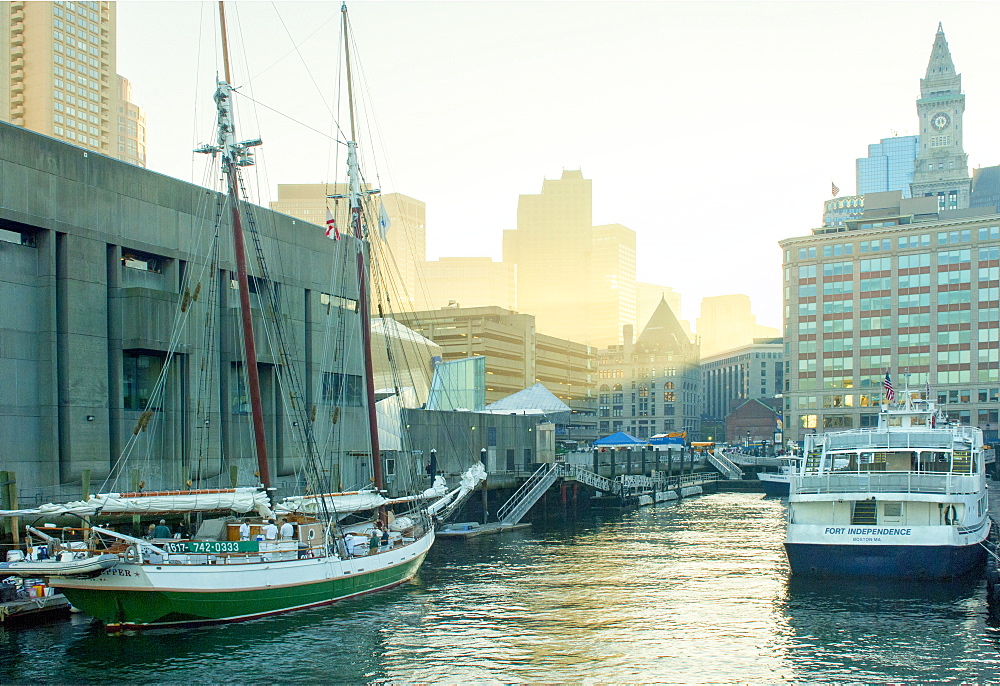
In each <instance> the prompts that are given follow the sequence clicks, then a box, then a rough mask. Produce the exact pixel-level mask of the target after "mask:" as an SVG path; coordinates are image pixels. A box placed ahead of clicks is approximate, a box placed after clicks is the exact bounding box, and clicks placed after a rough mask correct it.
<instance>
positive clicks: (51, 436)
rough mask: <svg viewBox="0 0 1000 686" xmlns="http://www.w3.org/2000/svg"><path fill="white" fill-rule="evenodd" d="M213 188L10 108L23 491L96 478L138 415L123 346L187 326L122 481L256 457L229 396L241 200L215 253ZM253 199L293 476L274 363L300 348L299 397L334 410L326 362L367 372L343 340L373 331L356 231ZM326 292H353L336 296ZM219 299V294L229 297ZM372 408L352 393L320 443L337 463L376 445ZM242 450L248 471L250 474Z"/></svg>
mask: <svg viewBox="0 0 1000 686" xmlns="http://www.w3.org/2000/svg"><path fill="white" fill-rule="evenodd" d="M217 201H218V196H217V194H216V193H214V192H213V191H209V190H207V189H205V188H201V187H199V186H195V185H192V184H188V183H184V182H181V181H178V180H176V179H171V178H168V177H165V176H162V175H159V174H155V173H153V172H149V171H146V170H143V169H140V168H136V167H134V166H132V165H128V164H124V163H121V162H118V161H115V160H112V159H110V158H107V157H104V156H101V155H98V154H95V153H93V152H90V153H87V152H85V151H84V150H82V149H80V148H76V147H73V146H69V145H65V144H62V143H60V142H58V141H55V140H53V139H50V138H47V137H45V136H41V135H38V134H35V133H32V132H30V131H26V130H24V129H21V128H18V127H14V126H10V125H7V124H0V230H2V231H3V232H4V233H3V234H2V237H3V240H0V446H2V451H3V455H2V457H0V461H2V463H3V465H4V468H5V469H8V470H11V471H14V472H16V473H17V476H18V481H19V485H20V486H21V487H22V494H25V495H27V496H30V495H32V494H37V495H38V497H40V498H42V499H50V498H56V497H59V496H60V495H70V496H73V497H76V496H78V495H79V493H78V490H79V487H78V486H76V487H74V486H73V484H74V483H75V484H79V483H80V479H81V476H82V473H83V471H84V470H91V471H92V476H93V484H94V486H93V489H92V490H97V489H98V488H99V487H100V484H101V480H102V479H103V478H104V476H106V475H107V474H108V473H109V471H110V469H111V466H112V464H114V462H115V461H116V460H117V459H118V457H119V452H120V451H121V450H122V449H123V448H124V447H125V446H126V445H127V443H128V440H129V438H130V437H132V436H133V429H134V427H135V426H136V420H137V419H138V417H139V415H140V414H141V411H139V410H128V409H125V408H124V406H123V385H124V383H125V380H124V378H123V376H124V370H123V358H124V357H125V351H130V350H132V351H146V352H149V353H151V354H154V355H163V354H165V353H166V351H167V350H168V348H169V347H170V340H171V336H173V335H176V337H177V339H176V342H177V345H176V348H175V350H176V354H177V357H178V362H179V364H177V365H175V366H174V367H173V369H172V372H171V375H170V376H169V377H168V379H167V384H168V386H169V387H170V388H171V389H172V390H173V391H175V392H177V394H179V395H177V394H171V399H168V400H165V401H164V403H163V406H162V408H161V409H160V410H159V411H157V412H156V413H154V415H155V416H154V421H153V422H151V426H150V429H149V430H147V431H140V434H141V435H140V438H143V439H148V436H147V434H149V435H152V433H153V431H152V430H151V429H152V428H153V426H152V425H153V424H156V425H157V429H162V431H157V438H155V439H153V440H150V441H149V444H148V445H144V446H142V447H141V448H140V447H139V446H137V448H136V452H135V455H134V456H133V457H138V456H141V459H133V463H135V465H134V467H130V468H129V469H128V470H127V471H126V472H125V473H124V476H123V479H122V480H120V481H119V482H118V483H117V484H116V485H109V486H113V487H114V488H117V489H122V490H127V489H130V488H133V487H134V485H135V484H134V481H136V480H141V481H143V482H144V483H145V487H146V488H147V489H150V488H166V487H179V486H183V485H185V482H186V481H187V480H192V481H194V482H196V483H199V484H200V485H203V486H209V485H216V484H221V485H228V480H229V467H230V465H235V464H237V462H239V463H240V464H241V465H242V464H244V462H245V461H244V460H242V459H240V458H242V457H243V456H244V455H245V454H247V453H248V452H250V451H251V448H250V447H249V446H251V445H252V444H251V442H250V441H249V427H248V422H247V420H246V417H245V416H244V415H242V414H240V413H239V412H238V411H234V408H233V407H231V405H232V404H233V397H234V393H235V388H234V385H235V381H234V379H235V376H234V373H233V364H234V362H235V361H236V360H238V359H240V358H241V355H240V354H239V352H238V351H239V346H238V344H237V339H236V335H237V332H238V324H237V318H238V315H237V314H236V309H235V304H236V292H235V291H234V290H232V289H231V288H230V279H231V278H232V270H234V269H235V267H234V265H233V262H232V248H231V247H229V240H228V237H227V234H228V231H229V220H228V212H226V213H225V218H224V219H223V221H222V223H221V229H220V230H221V234H222V235H221V240H220V241H219V245H220V250H219V253H218V256H217V258H213V257H211V251H210V248H211V243H210V237H211V236H212V235H213V233H214V231H213V228H214V226H215V212H216V209H217ZM254 214H255V216H256V218H257V225H258V227H259V232H260V235H261V245H262V250H263V252H264V254H265V255H266V256H267V257H268V263H269V265H270V269H271V278H272V280H273V282H275V283H276V284H278V291H279V299H280V317H281V319H282V320H283V321H284V322H285V324H286V330H287V332H288V338H287V340H286V341H285V344H284V346H283V355H277V354H275V353H273V352H271V351H270V348H269V346H268V344H267V343H268V336H267V335H266V334H265V331H264V326H263V319H264V317H263V313H262V312H261V311H259V310H257V309H255V313H254V315H255V316H254V318H255V323H256V338H257V342H258V350H259V352H260V365H261V367H260V368H261V373H262V376H263V379H262V384H263V387H264V394H265V405H266V407H267V409H266V414H267V415H269V424H270V427H271V429H272V432H271V434H270V437H269V444H270V448H271V450H272V468H271V471H272V473H273V474H277V475H279V476H281V475H284V476H285V477H287V478H288V479H290V480H294V473H295V471H296V469H297V467H298V466H299V462H298V458H297V457H296V455H297V453H296V452H295V451H294V450H293V449H294V447H295V445H294V444H295V441H294V440H293V438H294V437H293V435H292V431H293V430H292V428H291V427H290V425H289V423H286V422H282V421H279V419H278V416H279V414H280V409H281V407H282V402H283V401H282V398H284V399H285V400H287V395H286V394H283V393H281V392H280V391H279V388H278V384H277V374H276V371H275V370H276V368H277V367H276V364H277V363H279V362H280V361H281V360H283V359H284V360H286V361H287V363H288V367H289V368H292V369H294V370H295V372H296V374H297V375H298V376H299V379H300V380H301V381H302V385H303V387H304V391H303V394H304V397H302V396H301V395H300V396H299V397H298V398H296V404H297V406H298V407H300V408H301V407H307V408H308V407H311V406H312V405H317V406H318V412H317V414H319V415H324V416H328V415H330V414H331V412H329V411H328V410H330V408H328V407H324V406H323V405H322V398H321V394H322V386H323V384H322V379H323V373H324V372H327V371H343V372H345V373H349V374H358V375H361V374H362V364H361V357H360V346H359V345H356V344H354V345H348V344H347V343H348V342H351V341H354V340H356V339H357V334H358V332H359V328H358V327H359V324H358V318H357V317H356V315H355V314H354V313H353V308H352V306H351V303H352V302H353V301H354V300H356V299H357V297H358V295H357V284H356V275H355V273H354V272H355V267H354V255H355V251H356V249H357V243H356V242H355V241H354V239H351V238H349V237H345V238H344V239H343V240H341V241H339V242H335V241H330V240H328V239H326V238H325V237H324V236H323V232H322V230H321V229H317V228H316V227H315V226H314V225H312V224H307V223H304V222H302V221H297V220H295V219H293V218H291V217H286V216H283V215H280V214H277V213H273V212H270V211H268V210H263V209H260V208H256V209H255V210H254ZM206 235H207V236H208V237H209V238H205V236H206ZM22 237H23V240H22ZM22 243H23V244H22ZM135 252H139V253H142V254H147V255H153V256H156V257H157V258H158V259H159V260H160V262H159V264H160V268H159V269H158V270H157V271H141V270H137V269H133V268H130V267H128V266H126V265H125V264H124V263H123V260H122V258H123V256H124V255H126V254H133V253H135ZM279 254H280V259H278V257H279ZM250 263H251V272H252V273H253V272H254V271H255V270H256V269H257V268H256V267H255V266H253V265H254V264H256V260H253V259H251V260H250ZM197 284H201V291H200V297H199V300H198V302H197V303H195V304H193V305H192V306H191V308H190V311H189V317H190V320H189V324H190V326H188V327H187V329H186V330H185V332H184V333H176V332H175V331H174V328H173V322H174V315H175V313H176V311H177V303H178V301H179V300H180V298H181V294H182V293H183V291H184V290H185V288H187V289H190V291H193V290H194V288H195V287H196V285H197ZM324 293H325V294H333V295H334V296H338V297H337V298H335V300H336V303H340V306H338V305H337V304H334V305H333V306H330V305H329V304H324V303H322V302H321V297H320V296H321V294H324ZM341 298H342V299H343V300H340V299H341ZM212 302H214V303H215V304H219V305H221V307H219V308H218V311H216V312H215V313H212V312H210V308H208V307H207V306H208V304H210V303H212ZM328 324H330V326H327V325H328ZM333 357H336V358H337V362H336V364H337V366H336V367H334V366H333V364H334V363H333V362H331V361H329V360H330V359H332V358H333ZM342 365H343V367H344V369H341V366H342ZM203 369H204V370H206V371H207V372H208V375H207V377H203V376H202V370H203ZM206 378H207V381H206V380H205V379H206ZM235 409H236V410H238V408H235ZM206 421H207V423H206ZM363 422H364V414H363V412H362V411H361V409H360V408H357V407H348V408H343V411H342V412H341V414H340V416H339V421H338V424H339V428H338V429H337V430H338V431H340V432H341V433H340V434H338V435H339V436H340V437H339V438H338V439H337V440H336V441H333V440H324V442H323V445H325V446H327V447H326V448H324V451H325V452H324V460H326V461H327V462H328V465H333V464H335V463H337V462H338V460H339V459H340V457H341V456H342V455H344V454H346V452H348V451H352V450H359V449H361V448H362V447H363V445H364V436H365V432H364V430H363V429H359V426H361V425H362V424H363ZM329 435H330V434H328V435H327V437H329ZM246 462H247V466H245V467H243V466H241V467H240V469H241V470H242V471H243V474H244V475H248V474H252V471H253V469H254V467H253V466H252V462H249V461H246ZM133 470H137V471H136V472H135V473H133ZM213 479H214V482H213ZM60 485H61V487H60Z"/></svg>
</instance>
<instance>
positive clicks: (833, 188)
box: [830, 181, 840, 198]
mask: <svg viewBox="0 0 1000 686" xmlns="http://www.w3.org/2000/svg"><path fill="white" fill-rule="evenodd" d="M830 192H832V193H833V197H835V198H836V197H837V196H838V195H840V189H839V188H837V184H835V183H834V182H833V181H831V182H830Z"/></svg>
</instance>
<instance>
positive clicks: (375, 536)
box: [368, 522, 382, 553]
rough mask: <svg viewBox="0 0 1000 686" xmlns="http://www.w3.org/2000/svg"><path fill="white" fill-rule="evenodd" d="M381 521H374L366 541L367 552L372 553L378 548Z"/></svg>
mask: <svg viewBox="0 0 1000 686" xmlns="http://www.w3.org/2000/svg"><path fill="white" fill-rule="evenodd" d="M381 526H382V522H375V528H374V529H372V537H371V538H370V539H369V541H368V552H369V553H374V552H376V551H377V550H378V546H379V544H380V543H381V542H382V529H380V528H379V527H381Z"/></svg>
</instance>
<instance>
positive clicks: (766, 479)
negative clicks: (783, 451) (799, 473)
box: [757, 457, 799, 498]
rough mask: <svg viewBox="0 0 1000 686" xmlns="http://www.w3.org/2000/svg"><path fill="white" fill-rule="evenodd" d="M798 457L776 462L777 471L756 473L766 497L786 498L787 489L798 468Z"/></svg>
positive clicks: (784, 458) (785, 458)
mask: <svg viewBox="0 0 1000 686" xmlns="http://www.w3.org/2000/svg"><path fill="white" fill-rule="evenodd" d="M798 463H799V458H798V457H783V458H780V459H779V460H778V471H776V472H757V479H758V481H760V485H761V486H762V487H763V488H764V493H765V494H766V495H770V496H775V497H779V498H787V497H788V487H789V484H790V483H791V481H792V476H793V475H794V474H795V471H796V468H797V467H798Z"/></svg>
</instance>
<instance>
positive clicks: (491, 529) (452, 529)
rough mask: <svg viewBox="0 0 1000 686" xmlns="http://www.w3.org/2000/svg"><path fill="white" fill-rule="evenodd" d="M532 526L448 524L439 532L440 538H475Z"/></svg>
mask: <svg viewBox="0 0 1000 686" xmlns="http://www.w3.org/2000/svg"><path fill="white" fill-rule="evenodd" d="M530 526H531V524H505V523H504V522H490V523H488V524H479V523H478V522H462V523H459V524H447V525H445V526H444V527H442V528H441V529H440V530H438V532H437V537H438V538H475V537H476V536H487V535H490V534H498V533H501V532H503V531H514V530H515V529H527V528H529V527H530Z"/></svg>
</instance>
